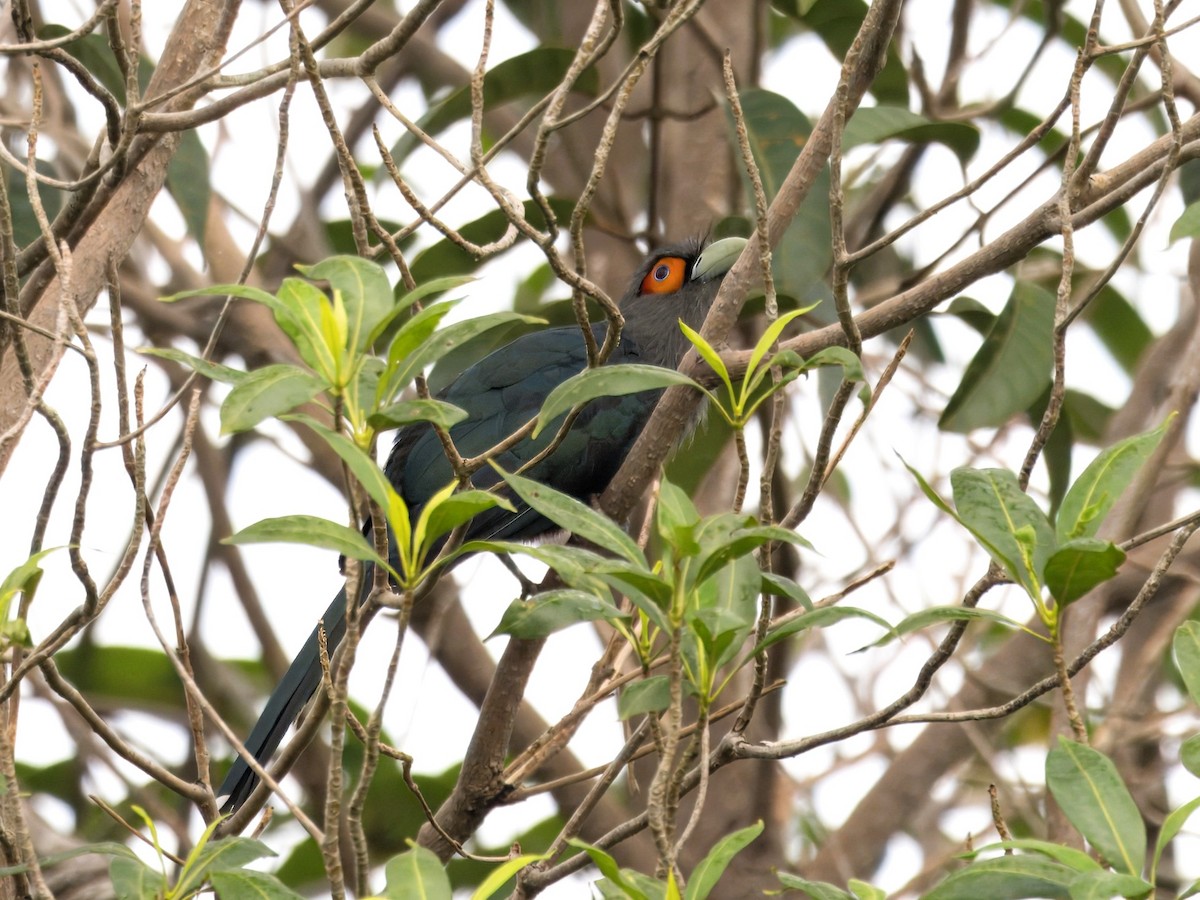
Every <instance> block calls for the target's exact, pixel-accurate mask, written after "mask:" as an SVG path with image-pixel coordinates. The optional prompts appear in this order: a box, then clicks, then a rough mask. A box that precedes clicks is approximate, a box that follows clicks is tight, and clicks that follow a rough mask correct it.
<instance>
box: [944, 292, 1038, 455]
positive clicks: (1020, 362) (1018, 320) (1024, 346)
mask: <svg viewBox="0 0 1200 900" xmlns="http://www.w3.org/2000/svg"><path fill="white" fill-rule="evenodd" d="M1053 330H1054V295H1053V294H1051V293H1050V292H1049V291H1047V290H1045V289H1044V288H1041V287H1038V286H1037V285H1035V284H1031V283H1029V282H1024V281H1020V282H1017V284H1016V286H1015V287H1014V288H1013V292H1012V294H1011V296H1010V297H1009V299H1008V303H1007V304H1006V305H1005V307H1004V309H1003V311H1002V312H1001V313H1000V315H999V316H997V318H996V321H995V322H994V323H993V324H992V328H991V330H990V331H988V334H987V337H986V338H984V341H983V344H982V345H981V346H980V348H979V350H978V351H976V353H975V356H974V358H973V359H972V360H971V362H970V363H969V364H968V365H967V369H966V371H965V372H964V373H963V377H962V381H961V382H960V383H959V385H958V388H957V389H956V390H955V391H954V393H953V394H952V395H951V397H950V400H949V401H948V402H947V403H946V408H945V410H943V412H942V416H941V418H940V419H939V420H938V427H939V428H941V429H942V430H943V431H952V432H956V433H959V434H966V433H967V432H970V431H974V430H975V429H976V428H997V427H999V426H1001V425H1003V424H1004V423H1005V422H1007V421H1008V420H1009V419H1010V418H1012V417H1013V416H1014V415H1016V414H1017V413H1019V412H1023V411H1024V410H1026V409H1027V408H1028V407H1029V406H1030V405H1031V404H1032V403H1033V402H1034V401H1035V400H1037V398H1038V397H1039V396H1041V394H1042V392H1043V391H1044V390H1045V389H1046V386H1047V385H1048V384H1049V383H1050V375H1051V368H1052V365H1053V362H1054V347H1053V342H1052V333H1053Z"/></svg>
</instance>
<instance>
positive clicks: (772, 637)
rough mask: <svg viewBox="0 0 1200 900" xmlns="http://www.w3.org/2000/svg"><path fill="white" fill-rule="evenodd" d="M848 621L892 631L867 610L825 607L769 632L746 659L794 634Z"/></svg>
mask: <svg viewBox="0 0 1200 900" xmlns="http://www.w3.org/2000/svg"><path fill="white" fill-rule="evenodd" d="M846 619H866V620H867V621H869V622H874V623H875V624H876V625H878V626H879V627H880V628H882V629H884V630H885V631H888V632H890V631H891V630H892V626H891V625H889V624H888V622H887V620H886V619H884V618H882V617H880V616H877V615H875V613H873V612H867V611H866V610H865V609H859V608H857V607H855V606H823V607H821V608H820V609H814V610H813V611H812V612H806V613H801V614H800V615H798V616H796V617H795V618H794V619H789V620H788V621H787V622H785V623H784V624H782V625H779V626H777V627H776V628H775V629H773V630H772V631H768V632H767V636H766V637H764V638H763V639H762V640H761V641H759V643H758V645H757V646H755V648H754V649H753V650H751V651H750V652H749V653H747V654H746V658H747V659H749V658H750V657H754V656H758V654H760V653H762V652H763V651H764V650H766V649H767V648H768V647H770V646H771V645H772V644H777V643H779V642H780V641H783V640H786V639H787V638H790V637H791V636H792V635H794V634H799V633H800V632H801V631H807V630H808V629H810V628H827V627H828V626H830V625H834V624H836V623H838V622H842V621H844V620H846Z"/></svg>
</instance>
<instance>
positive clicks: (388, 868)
mask: <svg viewBox="0 0 1200 900" xmlns="http://www.w3.org/2000/svg"><path fill="white" fill-rule="evenodd" d="M383 871H384V874H385V875H386V876H387V885H386V886H385V887H384V889H383V894H382V896H383V897H385V898H386V900H404V898H408V897H420V898H422V900H451V898H452V897H453V896H454V891H453V889H452V888H451V887H450V876H449V875H447V874H446V870H445V869H444V868H443V866H442V862H441V860H439V859H438V858H437V854H435V853H434V852H433V851H432V850H427V849H425V848H424V847H413V848H412V849H411V850H406V851H405V852H404V853H401V854H400V855H399V856H393V857H392V858H391V859H389V860H388V862H387V865H385V866H384V867H383Z"/></svg>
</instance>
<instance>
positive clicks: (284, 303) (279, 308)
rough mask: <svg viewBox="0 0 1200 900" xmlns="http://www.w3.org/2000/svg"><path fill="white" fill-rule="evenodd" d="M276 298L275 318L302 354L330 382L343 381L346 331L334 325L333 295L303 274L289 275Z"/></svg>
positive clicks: (272, 308) (273, 309)
mask: <svg viewBox="0 0 1200 900" xmlns="http://www.w3.org/2000/svg"><path fill="white" fill-rule="evenodd" d="M275 300H276V302H275V303H273V304H271V311H272V312H273V313H274V314H275V321H276V322H277V323H279V327H280V328H282V329H283V331H284V333H285V334H287V336H288V337H289V338H291V341H292V343H293V344H295V345H296V350H297V351H299V353H300V356H301V358H302V359H303V360H304V361H305V362H306V363H308V364H309V366H311V367H312V369H313V370H314V371H315V372H317V373H318V374H319V375H321V376H322V377H324V378H325V379H326V380H328V381H329V382H330V383H336V384H339V385H340V384H341V381H340V377H339V376H340V375H341V374H342V373H341V372H340V365H339V363H340V361H341V359H342V353H343V351H344V350H345V344H346V335H345V334H341V333H338V331H337V330H335V329H332V328H331V327H330V325H331V321H330V320H331V315H332V312H333V304H332V303H331V302H330V300H329V298H328V297H326V296H325V295H324V294H323V293H321V291H320V290H318V289H317V288H316V287H315V286H314V285H312V284H309V283H308V282H307V281H305V280H304V279H302V278H285V279H283V282H282V283H281V284H280V285H279V292H278V294H277V295H276V297H275Z"/></svg>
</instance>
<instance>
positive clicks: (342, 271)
mask: <svg viewBox="0 0 1200 900" xmlns="http://www.w3.org/2000/svg"><path fill="white" fill-rule="evenodd" d="M299 268H300V271H301V272H303V273H304V274H305V275H307V276H308V277H309V278H313V279H316V280H320V281H328V282H329V284H330V286H331V287H332V288H333V289H334V290H337V291H340V292H341V294H342V302H343V303H345V305H346V313H347V316H348V319H349V341H348V347H349V349H350V350H353V351H355V352H358V353H361V352H363V351H364V350H366V349H367V348H368V347H369V346H370V342H371V339H372V336H373V335H374V333H375V329H376V327H377V326H378V325H379V323H380V322H382V321H384V320H385V319H386V318H387V316H388V315H389V313H390V312H391V311H392V308H393V305H394V304H393V300H392V286H391V284H389V283H388V280H387V275H385V274H384V271H383V269H382V268H381V267H380V266H378V265H377V264H375V263H373V262H370V261H369V260H365V259H361V258H359V257H357V256H333V257H330V258H329V259H326V260H323V261H321V262H319V263H317V264H316V265H315V266H300V267H299Z"/></svg>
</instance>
